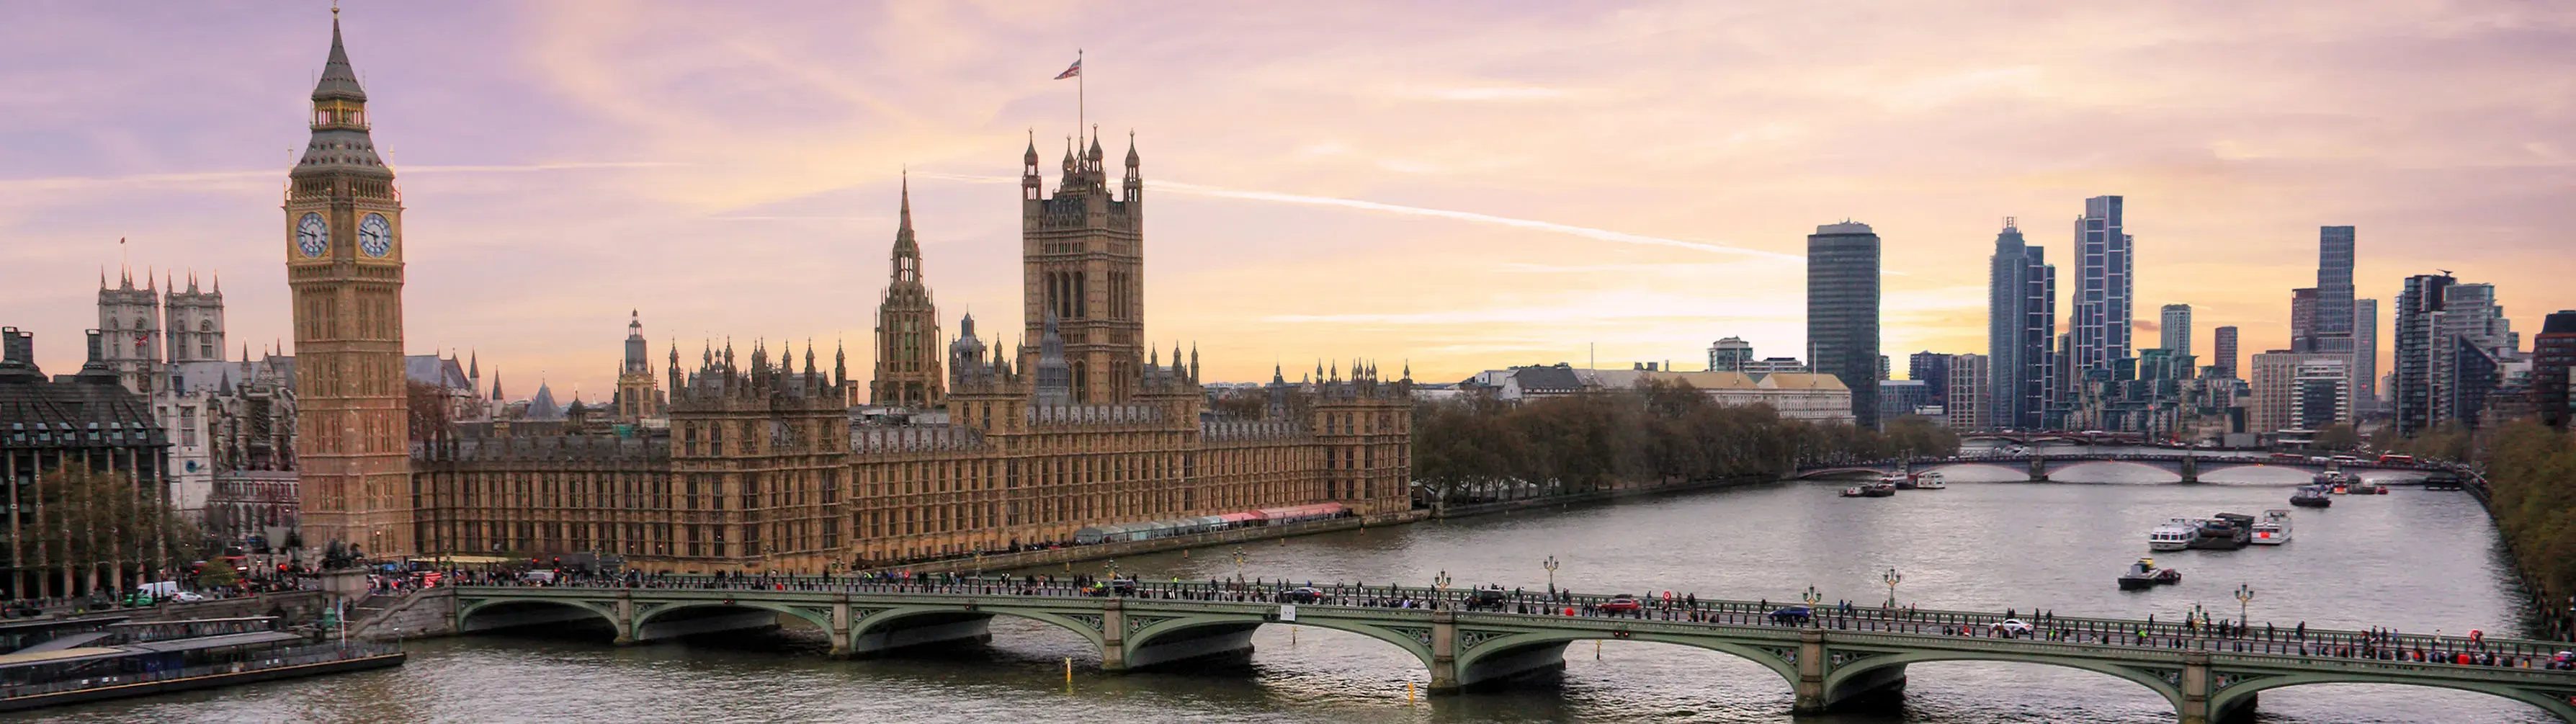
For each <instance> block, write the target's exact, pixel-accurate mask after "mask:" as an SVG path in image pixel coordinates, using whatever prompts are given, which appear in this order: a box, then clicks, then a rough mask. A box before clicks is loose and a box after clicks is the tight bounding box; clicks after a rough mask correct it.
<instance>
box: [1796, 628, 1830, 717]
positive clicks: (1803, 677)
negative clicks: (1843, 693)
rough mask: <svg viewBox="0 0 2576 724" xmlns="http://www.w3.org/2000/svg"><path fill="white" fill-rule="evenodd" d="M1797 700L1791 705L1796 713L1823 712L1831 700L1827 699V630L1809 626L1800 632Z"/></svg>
mask: <svg viewBox="0 0 2576 724" xmlns="http://www.w3.org/2000/svg"><path fill="white" fill-rule="evenodd" d="M1797 664H1798V686H1797V697H1798V698H1797V702H1796V703H1795V704H1792V705H1790V712H1791V713H1796V714H1823V713H1825V707H1826V706H1828V705H1830V704H1831V702H1828V701H1826V700H1825V632H1824V630H1823V629H1816V628H1809V629H1807V630H1804V631H1800V632H1798V661H1797Z"/></svg>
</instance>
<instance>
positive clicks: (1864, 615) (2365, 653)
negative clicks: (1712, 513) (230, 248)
mask: <svg viewBox="0 0 2576 724" xmlns="http://www.w3.org/2000/svg"><path fill="white" fill-rule="evenodd" d="M456 584H457V585H473V586H493V587H502V588H538V589H574V590H596V589H634V590H657V589H669V590H706V591H741V592H747V593H748V592H762V591H771V592H818V593H845V594H875V595H916V596H924V597H929V598H943V599H944V598H971V597H990V596H1033V597H1060V598H1107V597H1117V598H1127V599H1157V600H1190V601H1207V602H1219V603H1255V604H1262V605H1275V604H1278V603H1297V604H1300V605H1302V606H1335V607H1352V608H1378V609H1383V608H1418V609H1451V610H1464V611H1471V612H1479V613H1486V614H1493V615H1511V616H1529V617H1533V618H1551V619H1562V618H1565V617H1569V616H1570V617H1588V618H1610V619H1622V618H1624V619H1637V620H1646V621H1659V622H1667V623H1681V624H1693V625H1700V626H1744V627H1769V628H1780V627H1809V626H1813V627H1820V628H1829V629H1835V630H1844V631H1855V632H1882V633H1887V634H1890V635H1905V636H1950V637H1987V638H2013V639H2025V640H2037V641H2055V642H2062V643H2069V644H2080V645H2087V646H2109V647H2119V648H2124V649H2141V648H2144V649H2174V650H2192V651H2207V652H2214V653H2231V654H2246V655H2268V656H2288V657H2303V658H2337V659H2362V660H2380V661H2409V662H2420V663H2424V664H2428V665H2457V664H2458V663H2459V657H2460V656H2461V655H2464V654H2465V655H2467V656H2469V657H2470V658H2471V660H2472V662H2473V663H2474V664H2475V665H2481V666H2496V665H2503V666H2512V667H2531V668H2535V669H2538V668H2544V667H2546V666H2548V664H2549V661H2550V660H2551V658H2552V657H2553V656H2554V655H2555V654H2557V653H2558V652H2559V651H2561V650H2562V648H2563V647H2567V646H2569V645H2568V644H2565V643H2562V642H2549V641H2534V640H2525V639H2513V638H2500V637H2486V636H2477V637H2464V636H2427V635H2422V634H2401V633H2396V632H2391V631H2351V630H2336V629H2325V628H2310V627H2305V626H2297V627H2290V628H2282V627H2278V626H2275V625H2272V624H2265V625H2262V626H2245V625H2235V624H2227V625H2221V624H2213V623H2210V622H2207V621H2204V620H2191V621H2185V622H2173V621H2158V620H2155V619H2152V618H2150V619H2146V620H2134V619H2114V618H2095V617H2081V616H2059V615H2056V614H2055V612H2053V611H2031V612H2021V611H2007V612H2002V613H1998V612H1993V611H1956V610H1939V609H1920V608H1913V607H1898V608H1885V607H1879V606H1861V605H1858V604H1850V605H1840V604H1837V605H1829V606H1810V607H1808V614H1807V615H1806V616H1796V615H1789V614H1788V612H1789V611H1790V610H1791V609H1792V608H1793V607H1797V606H1801V605H1803V603H1804V602H1803V601H1794V600H1793V601H1781V602H1773V601H1769V600H1755V601H1743V600H1727V599H1703V598H1698V597H1697V596H1695V595H1692V594H1687V593H1676V592H1656V593H1649V594H1644V595H1635V596H1629V595H1603V594H1587V593H1574V592H1571V591H1565V590H1558V591H1554V592H1541V591H1529V590H1526V589H1519V590H1511V591H1501V592H1499V595H1496V594H1483V595H1482V596H1481V599H1482V600H1480V594H1478V593H1477V592H1476V591H1474V590H1471V589H1466V588H1437V587H1422V586H1400V585H1386V586H1373V585H1365V584H1359V583H1352V584H1337V583H1311V582H1308V583H1300V582H1295V581H1276V580H1266V579H1265V580H1256V581H1249V582H1237V581H1226V580H1221V579H1215V580H1201V581H1177V580H1176V581H1137V580H1134V579H1122V582H1121V583H1119V584H1117V585H1115V586H1112V585H1106V584H1105V583H1104V582H1103V581H1100V580H1095V579H1089V578H1056V577H1051V576H1016V577H1014V576H1002V575H993V576H984V577H975V576H927V577H919V578H913V579H889V578H881V577H870V578H852V577H847V576H841V577H834V576H766V577H716V576H704V575H699V576H688V575H658V576H634V577H630V578H627V579H621V580H608V579H568V580H561V581H557V582H555V583H553V584H544V585H535V584H523V583H519V582H515V581H508V580H497V579H495V580H485V581H474V580H470V579H464V580H458V581H456ZM494 593H498V591H494ZM1632 606H1633V607H1632ZM2008 620H2011V621H2017V622H2019V624H2020V625H2013V624H2007V623H2006V622H2007V621H2008ZM2566 673H2567V675H2569V676H2570V677H2571V678H2576V672H2566Z"/></svg>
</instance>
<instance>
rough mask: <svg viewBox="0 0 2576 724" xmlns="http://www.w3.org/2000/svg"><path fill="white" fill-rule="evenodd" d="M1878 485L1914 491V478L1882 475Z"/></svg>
mask: <svg viewBox="0 0 2576 724" xmlns="http://www.w3.org/2000/svg"><path fill="white" fill-rule="evenodd" d="M1878 484H1880V485H1885V486H1887V487H1889V488H1894V489H1896V490H1913V489H1914V478H1913V477H1911V476H1904V475H1881V476H1879V478H1878Z"/></svg>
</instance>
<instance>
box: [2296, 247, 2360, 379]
mask: <svg viewBox="0 0 2576 724" xmlns="http://www.w3.org/2000/svg"><path fill="white" fill-rule="evenodd" d="M2352 249H2353V235H2352V227H2349V226H2327V227H2321V228H2320V229H2319V230H2318V233H2317V298H2316V306H2315V307H2314V308H2313V311H2312V314H2313V315H2314V316H2315V321H2313V322H2310V323H2309V324H2308V330H2309V334H2310V336H2311V337H2312V338H2313V339H2314V341H2313V342H2311V345H2312V346H2314V347H2315V349H2313V350H2307V351H2313V352H2324V353H2327V354H2351V353H2352V351H2353V346H2352V329H2353V316H2352V315H2353V308H2352V305H2353V300H2352Z"/></svg>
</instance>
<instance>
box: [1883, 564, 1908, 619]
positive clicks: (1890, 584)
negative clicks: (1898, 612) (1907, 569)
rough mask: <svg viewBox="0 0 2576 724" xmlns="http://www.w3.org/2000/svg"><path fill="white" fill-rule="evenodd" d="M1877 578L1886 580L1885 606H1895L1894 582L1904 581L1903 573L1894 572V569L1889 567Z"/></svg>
mask: <svg viewBox="0 0 2576 724" xmlns="http://www.w3.org/2000/svg"><path fill="white" fill-rule="evenodd" d="M1878 579H1879V580H1882V581H1886V582H1887V607H1888V608H1891V609H1892V608H1896V584H1898V583H1903V582H1905V574H1902V573H1898V572H1896V569H1894V568H1890V569H1887V573H1885V574H1883V575H1880V576H1879V577H1878Z"/></svg>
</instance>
